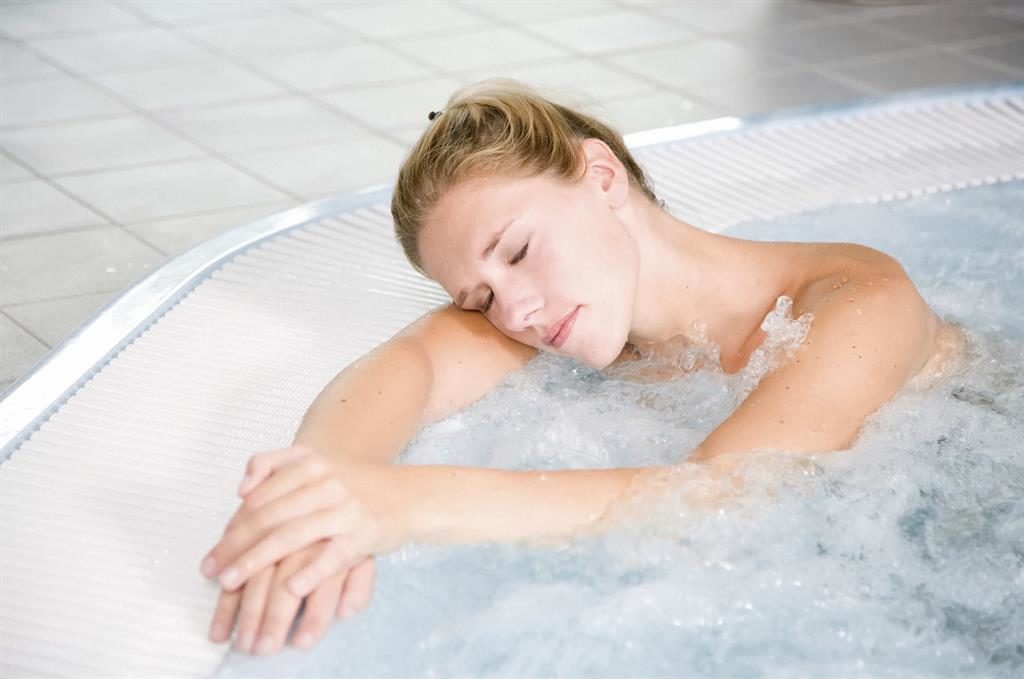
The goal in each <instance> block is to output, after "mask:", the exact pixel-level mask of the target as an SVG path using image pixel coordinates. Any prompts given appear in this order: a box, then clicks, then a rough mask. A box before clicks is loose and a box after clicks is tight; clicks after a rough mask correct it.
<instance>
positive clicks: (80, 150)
mask: <svg viewBox="0 0 1024 679" xmlns="http://www.w3.org/2000/svg"><path fill="white" fill-rule="evenodd" d="M489 76H510V77H515V78H519V79H522V80H525V81H527V82H529V83H531V84H534V85H536V86H538V87H541V88H545V89H547V90H548V91H550V92H553V93H555V94H557V95H558V96H560V97H562V98H563V100H565V101H567V102H570V103H574V104H576V105H578V106H582V107H586V108H587V109H588V110H590V111H591V112H593V113H596V114H598V115H600V116H603V117H605V118H606V119H608V120H610V121H611V122H612V123H613V124H614V125H616V126H617V127H618V129H619V130H620V131H622V132H624V133H626V132H632V131H637V130H642V129H648V128H652V127H661V126H665V125H673V124H678V123H683V122H689V121H694V120H700V119H704V118H709V117H716V116H721V115H744V114H749V113H753V112H758V111H765V110H772V109H776V108H779V107H789V106H797V105H803V104H811V103H822V102H831V101H844V100H849V99H854V98H858V97H861V96H863V95H869V94H878V93H884V92H891V91H897V90H903V89H908V88H917V87H930V86H941V85H953V84H960V83H984V82H1006V81H1020V80H1022V79H1024V3H1022V2H1021V1H1020V0H935V1H932V2H895V1H891V0H889V1H887V0H862V1H860V2H856V1H848V2H843V1H840V0H832V1H825V0H677V1H674V2H673V1H671V0H637V1H628V0H622V1H617V2H616V1H612V0H575V1H567V0H563V1H557V0H543V1H533V2H531V1H528V0H516V1H508V2H507V1H499V0H464V1H451V2H431V1H428V0H415V1H412V2H384V1H381V2H352V1H342V2H335V1H329V0H287V1H286V0H281V1H279V2H267V1H263V0H244V1H242V0H203V1H191V0H109V1H102V0H64V1H61V2H56V1H54V2H49V1H40V0H33V1H31V2H11V1H7V2H4V3H3V4H2V5H0V391H3V390H4V389H5V388H7V387H8V386H9V385H10V384H11V383H12V382H13V381H15V380H17V379H18V378H20V377H21V376H22V375H24V374H26V373H28V372H29V371H31V369H32V367H33V365H34V364H35V363H36V362H37V361H39V360H40V359H41V358H42V357H43V356H44V355H45V354H46V353H47V352H48V351H49V350H50V349H51V348H52V347H55V346H57V345H58V344H60V342H61V341H62V340H63V339H64V338H65V337H66V336H67V335H69V334H70V333H71V332H73V331H74V330H75V329H76V328H77V327H78V326H79V325H80V324H81V323H82V322H83V321H85V320H87V319H88V318H89V317H91V316H92V315H93V314H94V313H95V312H96V311H97V310H98V309H100V308H101V307H102V306H104V305H105V304H106V303H107V302H108V301H109V300H110V299H112V298H113V297H115V296H116V295H117V294H118V293H119V292H121V291H122V290H124V289H125V288H127V287H129V286H131V285H132V284H133V283H134V282H136V281H137V280H139V279H140V278H142V277H144V276H146V275H147V274H148V273H150V272H152V271H153V270H154V269H155V268H157V267H158V266H159V265H160V264H161V263H162V262H164V261H166V260H167V259H168V258H170V257H173V256H174V255H176V254H179V253H181V252H182V251H184V250H186V249H188V248H189V247H191V246H192V245H194V244H195V243H197V242H199V241H202V240H205V239H207V238H209V237H211V236H213V235H215V234H217V233H220V232H222V231H224V230H226V229H229V228H231V227H233V226H236V225H238V224H240V223H244V222H246V221H249V220H252V219H255V218H257V217H260V216H264V215H267V214H271V213H274V212H277V211H280V210H282V209H284V208H287V207H289V206H291V205H295V204H298V203H301V202H305V201H308V200H312V199H315V198H319V197H323V196H325V195H329V194H334V193H340V192H346V191H351V190H353V189H358V188H361V187H364V186H368V185H373V184H381V183H385V182H390V181H391V180H392V179H393V176H394V173H395V172H396V171H397V168H398V165H399V163H400V162H401V159H402V157H403V155H404V153H405V150H406V149H407V148H408V146H409V145H410V144H411V143H412V142H413V141H414V140H415V139H416V137H417V136H418V135H419V133H420V131H421V130H422V129H423V127H424V126H425V125H426V123H427V118H426V116H427V113H428V112H429V111H430V110H433V109H437V108H440V107H441V106H442V105H443V103H444V101H445V99H446V98H447V96H448V95H449V94H450V92H451V91H452V90H453V89H455V88H457V87H459V86H460V85H464V84H468V83H470V82H473V81H475V80H478V79H480V78H484V77H489Z"/></svg>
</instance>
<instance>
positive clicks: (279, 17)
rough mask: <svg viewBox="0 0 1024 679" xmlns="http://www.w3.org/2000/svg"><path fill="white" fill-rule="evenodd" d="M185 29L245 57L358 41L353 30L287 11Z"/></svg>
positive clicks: (211, 43) (307, 49)
mask: <svg viewBox="0 0 1024 679" xmlns="http://www.w3.org/2000/svg"><path fill="white" fill-rule="evenodd" d="M184 32H185V33H186V34H187V35H190V36H192V37H194V38H197V39H199V40H202V41H203V42H206V43H207V44H209V45H213V46H214V47H216V48H217V49H218V50H223V51H225V52H228V53H229V54H233V55H235V56H238V57H241V58H243V59H248V58H250V57H259V56H263V57H266V56H267V55H274V54H287V53H289V52H307V51H310V50H316V49H321V48H322V49H330V48H332V47H338V46H340V45H344V44H347V43H352V42H358V40H359V38H358V36H357V35H356V34H355V33H354V32H352V31H348V30H346V29H344V28H342V27H339V26H335V25H333V24H332V23H331V22H329V21H325V20H323V19H320V18H318V17H315V16H314V17H309V16H305V15H303V14H294V13H288V12H278V13H275V14H273V15H270V16H255V17H245V18H239V19H235V20H233V21H230V22H219V23H214V24H205V25H203V26H195V27H192V28H187V29H184Z"/></svg>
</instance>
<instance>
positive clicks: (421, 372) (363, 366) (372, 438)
mask: <svg viewBox="0 0 1024 679" xmlns="http://www.w3.org/2000/svg"><path fill="white" fill-rule="evenodd" d="M429 361H430V359H429V357H428V356H427V355H426V354H425V353H424V352H423V351H422V350H421V349H419V348H418V347H417V346H416V345H414V344H412V343H409V342H403V341H389V342H388V343H385V344H382V345H381V346H379V347H377V348H376V349H375V350H374V351H372V352H370V353H369V354H367V355H365V356H363V357H362V358H360V359H359V360H357V361H356V362H354V363H352V364H351V365H350V366H348V367H347V368H345V370H343V371H342V372H341V373H340V374H339V375H338V376H337V377H335V378H334V379H333V380H331V382H330V383H329V384H328V385H327V386H326V387H324V389H323V390H322V391H321V392H320V394H319V395H318V396H317V397H316V399H315V400H314V401H313V403H312V404H311V405H310V407H309V408H308V410H307V411H306V414H305V415H304V417H303V418H302V422H301V424H300V425H299V427H298V430H297V431H296V433H295V437H294V440H293V445H306V446H310V447H313V448H317V449H319V450H323V451H325V452H327V453H328V454H330V455H332V456H335V455H344V456H351V457H358V458H361V459H365V460H370V461H374V462H386V463H391V462H394V460H395V458H396V457H397V456H398V454H399V453H401V452H402V450H403V449H404V448H405V446H406V445H407V444H408V443H409V441H410V440H412V438H413V437H414V436H415V435H416V433H417V432H418V430H419V427H420V424H421V420H422V418H423V413H424V409H425V408H426V404H427V401H428V399H429V395H430V388H431V380H432V372H431V368H430V364H429Z"/></svg>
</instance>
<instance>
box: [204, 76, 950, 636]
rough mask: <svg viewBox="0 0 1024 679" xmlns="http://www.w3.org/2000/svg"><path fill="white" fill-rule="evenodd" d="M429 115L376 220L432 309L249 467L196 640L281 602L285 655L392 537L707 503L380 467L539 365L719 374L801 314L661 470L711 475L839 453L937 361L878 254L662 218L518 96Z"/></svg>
mask: <svg viewBox="0 0 1024 679" xmlns="http://www.w3.org/2000/svg"><path fill="white" fill-rule="evenodd" d="M430 117H431V122H430V125H429V127H428V128H427V129H426V131H425V132H424V133H423V135H422V137H421V138H420V139H419V141H418V142H417V143H416V144H415V145H414V146H413V148H412V149H411V151H410V152H409V155H408V157H407V158H406V159H405V161H404V162H403V164H402V167H401V169H400V171H399V175H398V180H397V182H396V185H395V189H394V193H393V198H392V203H391V211H392V216H393V218H394V224H395V230H396V234H397V236H398V239H399V241H400V242H401V245H402V247H403V249H404V251H405V254H406V255H407V257H408V259H409V261H410V263H411V264H412V265H413V266H414V267H415V268H416V269H417V270H418V271H420V272H421V273H423V274H424V275H426V276H428V277H429V278H431V279H433V280H435V281H437V282H438V283H439V284H440V285H441V286H443V287H444V289H445V290H446V291H447V292H448V293H449V294H450V295H451V298H452V300H453V303H452V304H449V305H447V306H445V307H443V308H440V309H437V310H434V311H432V312H430V313H428V314H426V315H425V316H424V317H422V318H420V319H419V320H418V321H416V322H415V323H413V324H412V325H410V326H409V327H408V328H406V329H405V330H403V331H402V332H400V333H398V334H397V335H396V336H395V337H393V338H391V339H390V340H388V341H387V342H385V343H384V344H383V345H381V346H380V347H378V348H376V349H375V350H374V351H372V352H370V353H369V354H367V355H366V356H365V357H363V358H362V359H360V360H359V361H357V362H355V363H354V364H352V365H351V366H349V367H348V368H347V369H346V370H345V371H343V372H342V373H341V374H340V375H339V376H338V377H337V378H335V379H334V380H333V381H332V382H331V383H330V384H328V385H327V386H326V387H325V388H324V390H323V391H322V392H321V394H320V395H319V396H318V397H317V398H316V400H315V401H314V402H313V404H312V406H311V407H310V408H309V410H308V412H307V413H306V416H305V417H304V419H303V421H302V423H301V425H300V427H299V429H298V432H297V433H296V435H295V439H294V443H293V446H292V447H290V448H287V449H283V450H277V451H270V452H266V453H261V454H258V455H255V456H254V457H253V458H252V459H251V460H250V462H249V465H248V467H247V469H246V477H245V479H244V480H243V483H242V485H241V486H240V488H239V493H240V495H242V496H243V497H244V501H243V503H242V505H241V506H240V507H239V510H238V512H237V513H236V514H235V516H234V517H233V518H232V519H231V521H230V522H229V524H228V526H227V528H226V529H225V533H224V536H223V538H222V539H221V540H220V542H218V544H217V545H216V546H215V547H214V548H213V550H212V551H211V552H210V554H209V555H208V556H207V558H206V559H204V562H203V565H202V571H203V573H204V574H205V575H207V576H208V577H217V578H218V580H219V582H220V584H221V586H222V587H223V588H224V591H223V592H222V593H221V597H220V600H219V602H218V604H217V608H216V611H215V613H214V618H213V622H212V625H211V633H210V634H211V639H213V640H214V641H224V640H226V639H227V638H228V637H229V636H230V633H231V630H232V628H233V627H234V626H235V624H236V622H237V626H238V634H237V638H236V647H237V648H239V649H241V650H247V651H253V652H256V653H261V654H265V653H273V652H275V651H277V650H279V649H280V648H281V646H282V645H283V644H284V643H286V642H287V641H288V640H287V638H286V637H287V635H288V631H289V629H290V626H291V623H292V621H293V619H294V618H295V616H296V613H297V611H298V609H299V607H300V604H302V602H303V601H305V609H304V614H303V620H302V622H301V624H300V626H299V628H298V629H297V630H296V633H295V636H294V638H293V640H292V643H294V644H295V645H297V646H299V647H304V648H308V647H309V646H310V645H312V644H313V643H315V641H316V640H317V639H318V638H319V637H320V636H321V635H322V633H323V631H324V629H325V628H326V626H327V624H328V623H329V622H330V620H332V619H333V618H335V617H336V616H337V617H347V616H348V615H351V614H352V613H353V612H355V611H358V610H360V609H361V608H363V607H365V606H366V605H367V602H368V600H369V597H370V593H371V590H372V585H373V577H374V555H377V554H382V553H386V552H388V551H391V550H393V549H395V548H397V547H399V546H400V545H402V544H403V543H406V542H409V541H425V542H435V543H446V542H447V543H451V542H466V541H483V540H502V541H517V540H535V539H544V540H559V539H566V538H568V537H570V536H573V535H576V534H580V533H583V532H587V531H596V530H600V529H601V526H602V525H603V521H602V519H603V518H605V517H607V516H608V514H609V510H610V508H611V507H612V506H613V505H616V503H617V502H620V501H622V500H624V499H625V498H627V497H631V498H632V497H636V496H640V495H642V494H643V493H645V492H649V490H650V489H651V488H654V487H658V488H661V489H662V490H661V491H660V492H665V490H664V489H665V488H672V489H673V492H678V493H680V494H681V495H683V496H687V497H689V499H690V500H692V501H693V502H695V503H707V502H714V501H715V498H709V497H706V496H703V497H698V496H697V494H696V493H695V492H694V493H691V494H690V495H689V496H688V495H687V493H688V491H687V488H686V484H685V483H675V484H666V483H665V480H666V479H668V478H669V477H670V475H671V472H673V471H674V469H669V468H658V467H655V468H621V469H602V470H592V471H589V470H565V471H557V472H522V471H505V470H499V469H480V468H467V467H459V466H434V465H420V466H413V465H395V464H393V462H394V460H395V458H396V456H397V455H398V454H399V453H400V452H401V451H402V450H403V449H404V447H405V446H406V444H407V443H408V442H409V441H410V440H411V439H412V438H413V437H414V436H415V435H416V433H417V431H418V429H419V428H420V427H421V426H423V425H425V424H428V423H431V422H434V421H437V420H439V419H442V418H444V417H447V416H448V415H451V414H453V413H455V412H457V411H459V410H460V409H462V408H464V407H466V406H467V405H468V404H470V403H472V402H473V401H475V400H477V399H478V398H480V397H481V396H483V395H484V394H485V393H486V392H487V391H488V390H490V389H491V388H492V387H494V386H495V385H497V384H498V383H499V382H501V381H502V379H503V378H504V377H505V376H506V375H508V374H509V373H510V372H511V371H514V370H517V369H519V368H520V367H522V366H523V365H525V364H526V363H527V362H528V361H530V360H531V359H532V358H533V357H534V356H536V355H537V353H538V352H540V351H547V352H552V353H555V354H558V355H561V356H566V357H571V358H574V359H577V360H579V361H581V362H583V363H585V364H587V365H588V366H591V367H594V368H597V369H602V370H605V369H608V370H615V369H618V368H619V367H620V366H623V365H626V364H629V363H630V362H633V361H635V359H637V358H639V357H644V358H651V357H658V356H670V355H671V354H673V353H676V352H679V351H680V350H683V349H685V348H687V347H688V346H690V345H692V344H693V343H695V342H704V343H708V344H710V345H712V346H714V347H717V349H718V357H719V365H718V366H717V367H718V368H720V369H721V370H723V371H725V372H727V373H734V372H736V371H739V370H740V369H742V368H743V367H744V366H745V365H746V363H747V362H748V359H749V358H750V356H751V353H752V352H753V351H754V350H755V349H756V348H757V347H758V346H759V345H760V344H761V343H762V341H763V340H764V338H765V332H764V331H763V330H762V329H761V323H762V321H763V319H764V318H765V316H766V314H767V313H768V312H769V311H771V310H772V309H773V308H775V306H776V303H777V301H778V300H779V299H780V298H783V299H784V300H789V301H791V303H792V311H793V314H794V316H801V315H804V314H808V315H809V316H808V318H811V317H813V320H812V321H811V324H810V326H809V329H808V332H807V335H806V338H805V339H804V341H803V343H802V345H801V346H800V347H799V348H798V349H797V350H796V351H795V354H794V355H793V357H792V359H791V360H789V361H787V362H785V363H783V364H782V365H779V366H778V367H776V368H775V369H774V370H773V371H771V372H770V373H768V374H767V375H766V376H764V377H763V378H762V379H761V380H760V382H759V383H758V384H757V386H756V388H754V389H753V390H752V391H751V393H750V394H749V396H748V397H747V398H746V400H745V401H744V402H743V403H742V404H741V405H740V406H739V407H738V408H737V409H736V410H735V412H733V413H732V415H731V416H730V417H728V418H727V419H726V420H725V421H724V422H722V424H721V425H720V426H719V427H717V428H716V429H715V430H714V431H712V432H711V434H710V435H709V436H708V437H707V438H706V439H704V441H703V442H702V443H701V444H700V445H699V446H698V447H697V448H696V449H695V450H692V451H691V450H681V451H679V452H680V458H679V462H678V463H677V465H676V468H683V467H686V466H691V467H692V466H694V465H701V466H703V467H705V468H707V469H713V470H723V471H722V473H726V471H724V470H728V468H729V467H730V466H731V464H730V463H731V462H733V461H736V460H740V459H743V458H745V457H749V455H750V454H751V453H754V452H757V451H765V450H771V451H785V452H787V453H793V454H809V453H815V452H823V451H832V450H839V449H844V448H847V447H849V446H850V444H851V443H852V442H853V441H854V439H855V438H856V436H857V434H858V431H859V429H860V428H861V425H862V423H863V422H864V419H865V418H866V417H867V416H868V415H870V414H871V413H872V412H874V411H875V410H877V409H878V408H879V406H881V405H882V404H883V403H885V402H886V401H888V400H889V399H890V398H891V397H892V396H893V395H894V394H896V393H897V392H898V391H900V390H901V389H903V388H904V387H906V386H908V385H910V384H911V383H913V382H915V381H916V382H920V381H922V380H926V379H929V378H930V377H932V376H934V375H936V374H938V373H941V372H942V370H943V369H944V366H945V364H946V363H947V362H948V361H949V360H950V359H951V357H952V356H953V355H954V354H955V349H956V345H957V343H958V340H957V332H956V330H955V329H954V328H953V327H952V326H949V325H947V324H945V323H943V322H942V321H941V320H940V319H939V318H938V317H937V316H936V315H935V314H934V313H933V312H932V311H931V310H930V309H929V307H928V305H927V304H926V303H925V302H924V300H923V299H922V298H921V296H920V295H919V294H918V291H917V290H916V288H915V286H914V284H913V283H912V282H911V280H910V279H909V278H908V277H907V274H906V272H905V271H904V270H903V268H902V267H901V266H900V264H899V263H898V262H897V261H895V260H894V259H893V258H891V257H889V256H887V255H885V254H883V253H881V252H878V251H876V250H872V249H870V248H867V247H863V246H859V245H853V244H822V243H784V242H779V243H773V242H758V241H748V240H741V239H737V238H730V237H727V236H724V235H719V234H713V233H708V232H705V231H703V230H701V229H699V228H697V227H695V226H692V225H690V224H687V223H686V222H684V221H682V220H680V219H678V218H676V217H674V216H673V215H672V214H670V213H669V212H668V211H667V210H665V209H664V208H663V204H662V202H660V201H658V200H657V198H656V196H655V194H654V192H653V190H652V188H651V185H650V182H649V179H648V178H647V176H646V175H645V173H644V171H643V170H642V169H641V167H640V166H639V165H638V164H637V162H636V161H635V160H634V159H633V157H632V155H631V154H630V152H629V150H628V149H627V148H626V147H625V145H624V143H623V141H622V138H621V136H620V135H619V134H618V133H616V132H615V131H614V130H613V129H611V128H610V127H608V126H607V125H605V124H604V123H602V122H600V121H599V120H596V119H594V118H593V117H590V116H588V115H584V114H583V113H580V112H578V111H575V110H572V109H571V108H569V107H566V106H563V105H560V104H558V103H555V102H552V101H550V100H548V99H546V98H544V97H542V96H540V95H539V94H538V93H537V92H535V91H534V90H532V89H531V88H529V87H527V86H524V85H522V84H521V83H517V82H516V81H507V80H489V81H484V82H482V83H478V84H477V85H474V86H472V87H469V88H466V89H463V90H461V91H459V92H456V93H455V94H454V95H453V96H452V97H451V99H450V100H449V101H448V103H447V105H446V107H445V108H444V109H443V111H442V112H440V113H437V114H434V113H432V114H431V116H430ZM697 328H699V329H700V330H701V332H700V333H696V332H695V329H697ZM698 367H699V366H698ZM673 376H675V374H674V373H673V372H672V371H671V370H664V369H661V370H654V371H648V372H647V373H645V374H644V376H643V379H648V380H656V379H670V378H672V377H673ZM680 478H682V477H680ZM729 487H730V488H735V489H736V490H735V492H742V484H740V485H738V486H729Z"/></svg>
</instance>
